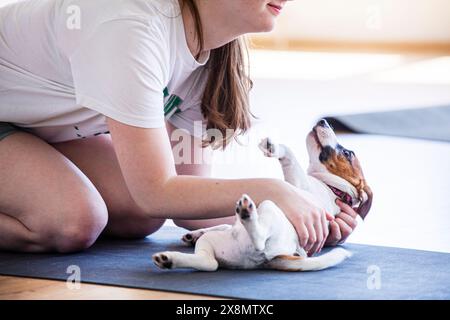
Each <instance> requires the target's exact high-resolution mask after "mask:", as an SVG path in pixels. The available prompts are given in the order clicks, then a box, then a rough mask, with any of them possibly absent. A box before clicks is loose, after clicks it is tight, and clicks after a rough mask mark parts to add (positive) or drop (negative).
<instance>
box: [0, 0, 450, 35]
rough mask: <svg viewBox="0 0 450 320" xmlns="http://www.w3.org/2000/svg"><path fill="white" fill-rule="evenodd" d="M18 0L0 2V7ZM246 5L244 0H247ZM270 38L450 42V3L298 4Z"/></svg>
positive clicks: (300, 0) (308, 0) (311, 0)
mask: <svg viewBox="0 0 450 320" xmlns="http://www.w3.org/2000/svg"><path fill="white" fill-rule="evenodd" d="M15 1H18V0H0V6H2V5H5V4H8V3H11V2H15ZM243 1H245V0H243ZM260 36H263V37H265V36H270V37H273V36H275V37H277V38H278V37H280V38H291V39H299V40H313V41H361V42H425V43H427V42H445V43H450V0H294V1H290V2H288V3H287V5H286V7H285V10H284V12H283V13H282V15H281V16H280V17H279V21H278V26H277V28H276V30H275V31H274V32H272V33H271V34H268V35H260Z"/></svg>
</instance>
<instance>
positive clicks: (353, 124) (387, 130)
mask: <svg viewBox="0 0 450 320" xmlns="http://www.w3.org/2000/svg"><path fill="white" fill-rule="evenodd" d="M325 119H327V121H328V122H329V123H330V124H331V125H332V126H333V128H334V129H336V130H343V131H350V132H355V133H370V134H381V135H389V136H399V137H408V138H418V139H429V140H438V141H447V142H450V106H441V107H430V108H420V109H406V110H398V111H390V112H374V113H361V114H351V115H342V116H328V117H325Z"/></svg>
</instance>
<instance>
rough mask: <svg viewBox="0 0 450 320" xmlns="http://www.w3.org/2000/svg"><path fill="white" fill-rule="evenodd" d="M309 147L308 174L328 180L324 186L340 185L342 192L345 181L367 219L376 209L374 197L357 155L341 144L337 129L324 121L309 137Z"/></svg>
mask: <svg viewBox="0 0 450 320" xmlns="http://www.w3.org/2000/svg"><path fill="white" fill-rule="evenodd" d="M306 145H307V149H308V154H309V161H310V163H309V168H308V173H309V174H311V175H312V176H316V177H317V178H319V179H320V180H322V181H324V180H326V181H324V182H325V183H327V184H329V185H331V186H333V187H338V186H336V185H333V184H336V183H337V184H338V185H339V186H340V187H341V188H342V182H343V181H342V179H343V180H345V181H346V182H347V183H348V184H350V189H352V190H356V196H357V198H358V200H359V203H360V204H359V208H358V210H357V211H358V213H359V215H360V216H361V218H363V219H364V218H365V217H366V215H367V213H368V212H369V210H370V207H371V205H372V198H373V194H372V190H371V189H370V187H369V186H368V184H367V182H366V180H365V178H364V174H363V171H362V169H361V165H360V163H359V161H358V158H357V157H356V155H355V153H354V152H353V151H351V150H348V149H346V148H344V147H343V146H342V145H340V144H339V143H338V141H337V138H336V135H335V133H334V131H333V129H332V128H331V126H330V125H329V124H328V122H327V121H326V120H324V119H322V120H320V121H319V122H318V123H317V124H316V125H315V126H314V128H313V129H312V131H311V132H310V133H309V134H308V136H307V138H306ZM336 177H338V178H336ZM339 181H340V182H339ZM333 182H334V183H333ZM344 191H345V190H344Z"/></svg>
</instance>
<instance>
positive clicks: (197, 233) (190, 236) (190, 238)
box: [181, 224, 231, 246]
mask: <svg viewBox="0 0 450 320" xmlns="http://www.w3.org/2000/svg"><path fill="white" fill-rule="evenodd" d="M230 228H231V225H229V224H221V225H218V226H214V227H211V228H203V229H198V230H194V231H191V232H188V233H186V234H185V235H184V236H183V237H181V240H182V241H183V242H184V243H187V244H190V245H193V246H195V243H196V242H197V240H198V239H199V238H200V237H201V236H202V235H204V234H205V233H208V232H210V231H225V230H228V229H230Z"/></svg>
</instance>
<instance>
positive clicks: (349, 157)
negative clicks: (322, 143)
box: [342, 149, 352, 160]
mask: <svg viewBox="0 0 450 320" xmlns="http://www.w3.org/2000/svg"><path fill="white" fill-rule="evenodd" d="M342 153H343V154H344V157H346V158H347V159H349V160H350V159H351V158H352V152H351V151H349V150H347V149H344V150H342Z"/></svg>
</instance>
